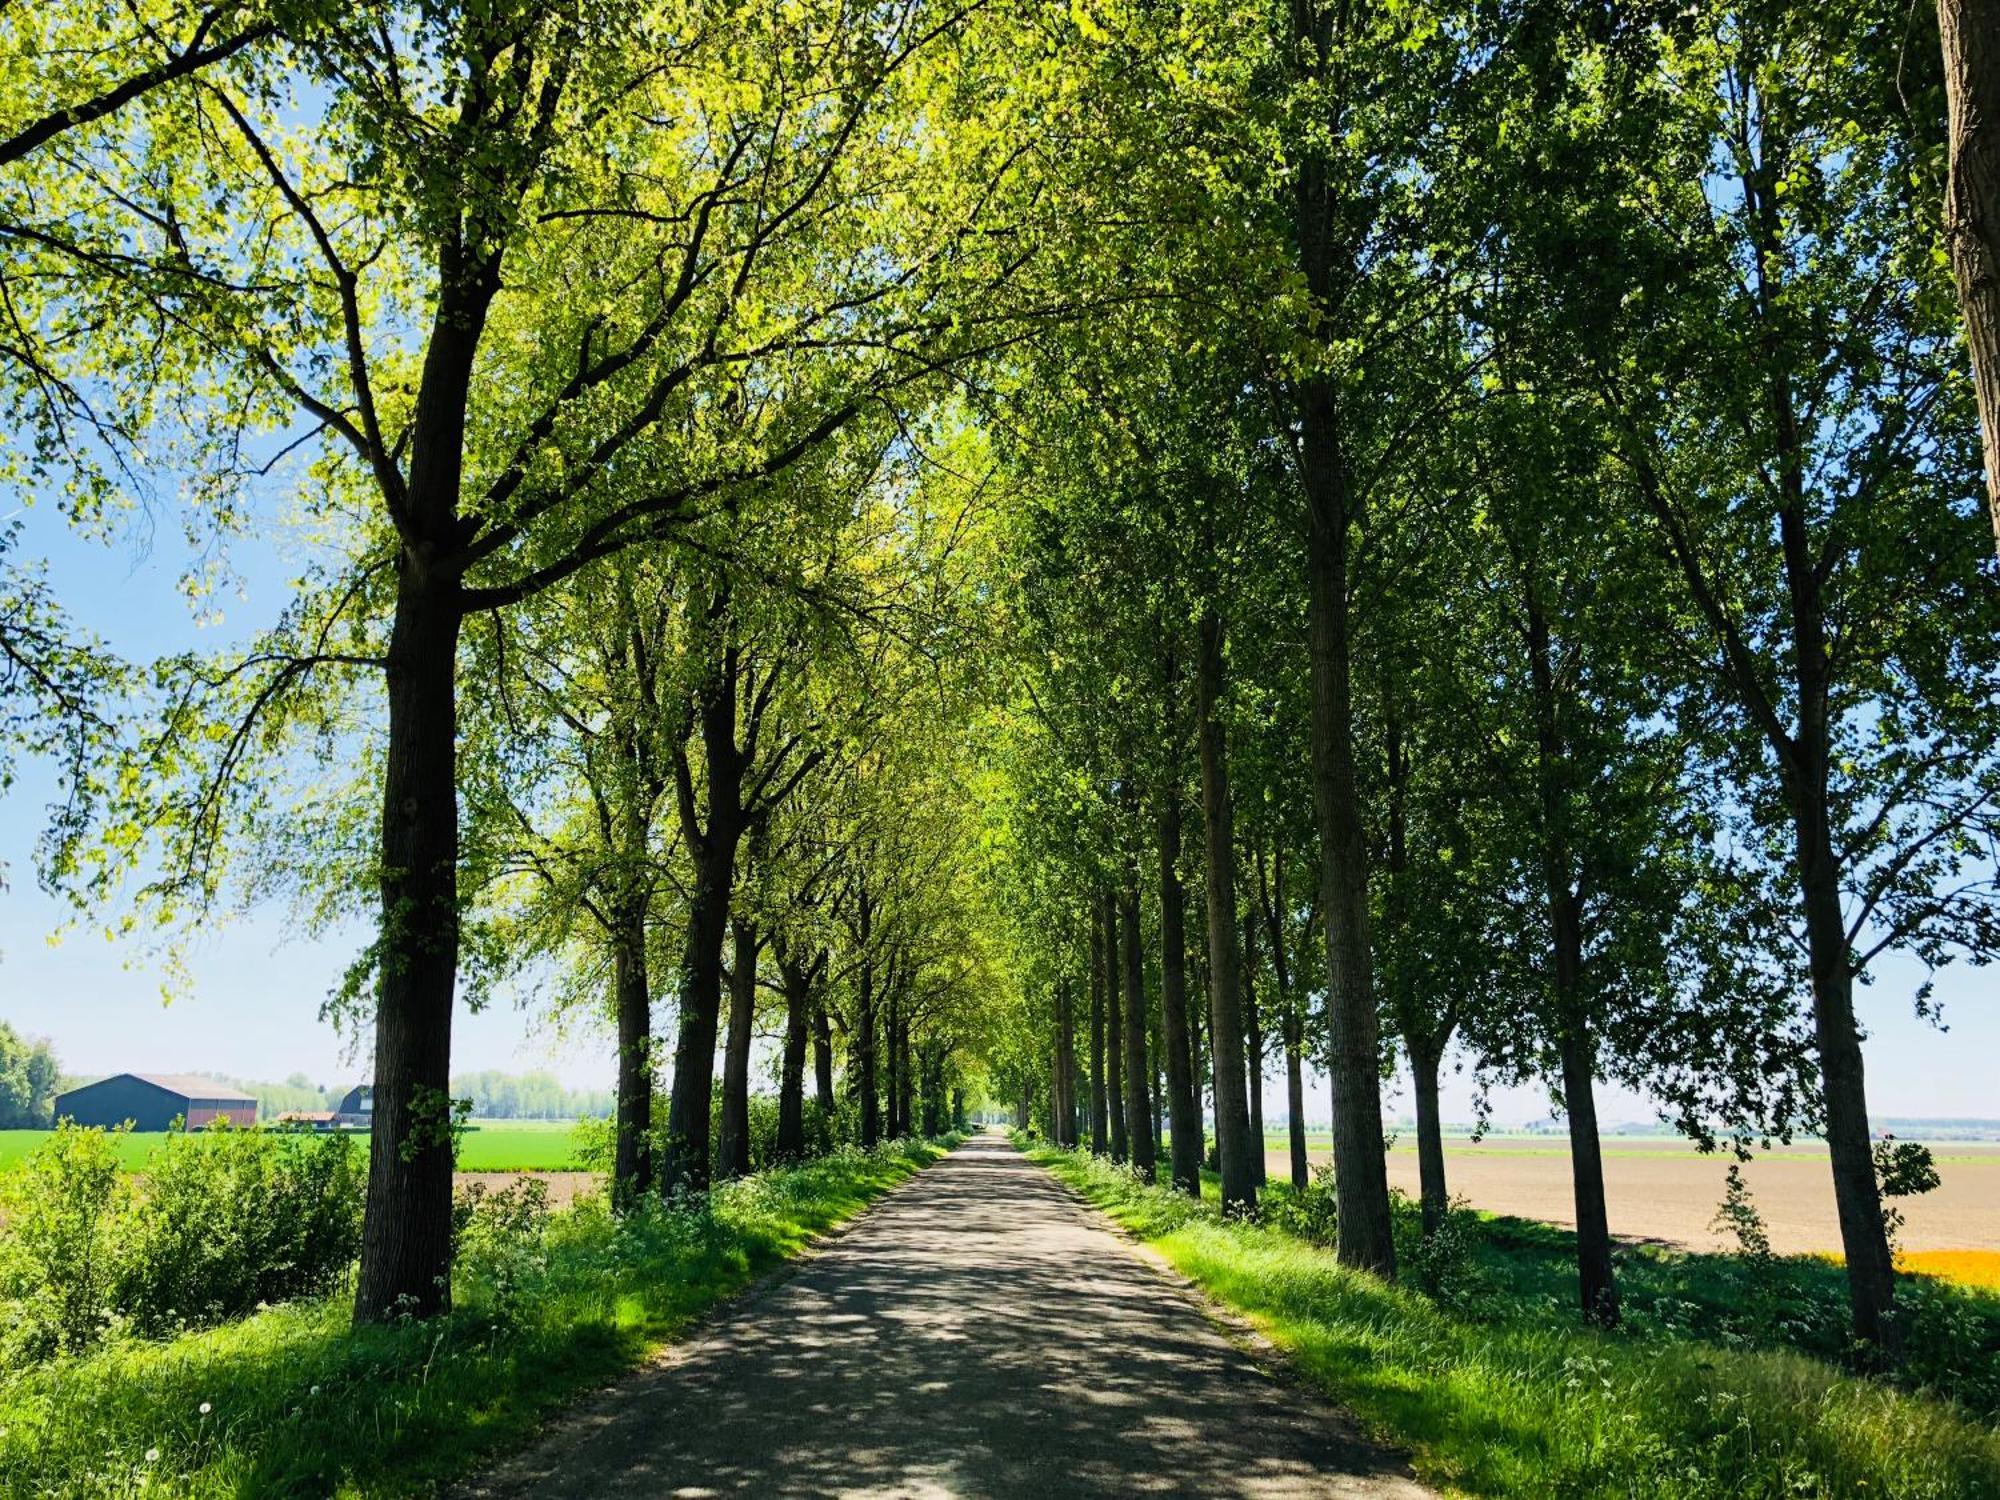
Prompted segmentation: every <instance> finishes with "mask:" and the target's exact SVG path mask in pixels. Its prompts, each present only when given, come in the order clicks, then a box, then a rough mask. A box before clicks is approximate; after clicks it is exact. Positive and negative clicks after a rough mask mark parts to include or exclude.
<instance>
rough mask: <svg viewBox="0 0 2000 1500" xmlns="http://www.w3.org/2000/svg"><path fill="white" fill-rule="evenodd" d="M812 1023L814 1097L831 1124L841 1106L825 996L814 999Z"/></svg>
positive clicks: (831, 1030) (823, 1115)
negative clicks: (835, 1093)
mask: <svg viewBox="0 0 2000 1500" xmlns="http://www.w3.org/2000/svg"><path fill="white" fill-rule="evenodd" d="M815 988H817V987H815ZM812 1024H813V1097H814V1099H815V1100H816V1101H817V1102H818V1104H819V1111H820V1115H821V1117H822V1118H823V1119H825V1120H826V1121H827V1123H828V1124H829V1125H831V1124H832V1122H833V1117H834V1114H835V1112H836V1111H837V1110H838V1109H839V1107H840V1106H839V1104H838V1103H837V1102H836V1100H835V1099H834V1097H833V1027H832V1026H831V1025H830V1024H829V1023H828V1021H827V1019H826V999H825V997H824V996H816V997H815V999H814V1002H813V1008H812Z"/></svg>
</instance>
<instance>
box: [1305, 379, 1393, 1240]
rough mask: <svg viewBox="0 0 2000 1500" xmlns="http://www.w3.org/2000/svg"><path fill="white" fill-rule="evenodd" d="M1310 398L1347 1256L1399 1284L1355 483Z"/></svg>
mask: <svg viewBox="0 0 2000 1500" xmlns="http://www.w3.org/2000/svg"><path fill="white" fill-rule="evenodd" d="M1302 395H1303V398H1304V399H1303V401H1302V416H1303V418H1304V423H1303V425H1304V432H1303V435H1302V436H1303V456H1302V471H1303V473H1304V475H1305V476H1306V485H1305V488H1306V498H1307V543H1306V574H1307V615H1308V620H1309V624H1310V655H1311V660H1312V687H1313V714H1312V749H1313V757H1312V758H1313V803H1314V807H1315V809H1316V812H1317V814H1318V820H1319V842H1320V874H1319V878H1320V905H1321V909H1322V911H1323V912H1324V914H1325V915H1324V920H1325V923H1326V970H1327V1012H1328V1021H1329V1029H1330V1031H1331V1035H1332V1048H1331V1059H1330V1078H1329V1082H1330V1083H1331V1086H1332V1092H1333V1171H1334V1189H1335V1196H1336V1199H1337V1209H1336V1211H1337V1214H1338V1217H1339V1229H1338V1234H1337V1252H1336V1253H1337V1254H1338V1256H1339V1258H1340V1262H1341V1264H1342V1265H1348V1266H1359V1267H1361V1268H1363V1269H1365V1270H1370V1271H1378V1272H1380V1273H1382V1274H1383V1275H1389V1276H1393V1275H1394V1274H1395V1270H1396V1249H1395V1242H1394V1239H1393V1238H1392V1232H1391V1225H1390V1218H1389V1174H1388V1167H1387V1163H1386V1161H1385V1158H1384V1147H1383V1140H1382V1093H1381V1082H1380V1077H1379V1074H1378V1065H1379V1064H1378V1040H1377V1039H1378V1035H1379V1029H1380V1022H1379V1018H1378V1017H1377V1016H1376V1014H1375V981H1374V972H1373V961H1372V959H1371V956H1370V954H1369V948H1368V943H1369V937H1368V859H1367V846H1366V843H1365V839H1364V830H1363V822H1362V815H1361V799H1360V793H1359V791H1358V789H1357V786H1356V781H1355V771H1354V709H1353V684H1352V672H1353V664H1352V660H1351V652H1352V645H1351V641H1350V635H1351V629H1352V622H1351V621H1350V619H1349V616H1348V610H1349V603H1348V596H1347V546H1348V538H1347V531H1348V526H1349V524H1350V516H1349V510H1348V495H1347V480H1346V475H1345V473H1344V467H1345V465H1344V460H1343V459H1342V457H1341V456H1340V447H1339V431H1338V420H1337V417H1336V414H1335V407H1334V398H1333V394H1332V391H1331V389H1330V388H1329V382H1328V381H1327V380H1326V378H1325V377H1313V378H1311V379H1308V380H1306V381H1305V382H1304V383H1303V391H1302Z"/></svg>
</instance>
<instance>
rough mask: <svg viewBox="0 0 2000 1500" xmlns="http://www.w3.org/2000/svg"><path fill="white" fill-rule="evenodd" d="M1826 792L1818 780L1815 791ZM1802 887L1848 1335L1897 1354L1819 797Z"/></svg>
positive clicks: (1805, 843)
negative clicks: (1850, 1323)
mask: <svg viewBox="0 0 2000 1500" xmlns="http://www.w3.org/2000/svg"><path fill="white" fill-rule="evenodd" d="M1818 784H1819V785H1820V786H1824V781H1820V782H1819V783H1818ZM1799 801H1800V804H1801V805H1800V808H1799V811H1798V813H1797V815H1796V818H1795V823H1796V828H1797V844H1798V861H1799V887H1800V891H1801V894H1802V895H1803V896H1804V898H1805V917H1806V950H1807V961H1808V963H1809V965H1810V968H1811V974H1812V995H1813V1032H1814V1037H1815V1040H1816V1041H1817V1043H1818V1050H1819V1077H1820V1093H1821V1098H1822V1101H1823V1102H1824V1105H1825V1111H1826V1147H1827V1156H1828V1157H1829V1159H1830V1161H1831V1164H1832V1167H1833V1202H1834V1208H1835V1211H1836V1212H1837V1213H1838V1215H1839V1218H1840V1243H1841V1249H1842V1250H1843V1251H1844V1252H1845V1253H1846V1257H1847V1295H1848V1301H1849V1303H1850V1305H1851V1306H1852V1307H1853V1310H1854V1336H1855V1337H1856V1338H1857V1339H1861V1340H1863V1341H1865V1342H1867V1343H1870V1344H1873V1345H1875V1346H1876V1347H1877V1348H1879V1349H1881V1350H1882V1351H1883V1352H1885V1353H1886V1354H1889V1355H1890V1356H1894V1355H1895V1354H1896V1353H1897V1352H1898V1351H1899V1349H1900V1344H1901V1341H1900V1338H1899V1330H1898V1329H1897V1327H1896V1320H1895V1299H1896V1270H1895V1261H1894V1259H1893V1257H1892V1256H1891V1254H1890V1251H1889V1232H1888V1229H1887V1227H1886V1226H1885V1225H1884V1224H1883V1222H1882V1195H1881V1190H1880V1186H1879V1184H1878V1183H1877V1182H1876V1180H1875V1158H1874V1155H1873V1152H1872V1149H1871V1147H1870V1143H1869V1136H1868V1088H1867V1082H1866V1077H1865V1074H1864V1070H1863V1067H1862V1060H1861V1038H1860V1034H1859V1032H1858V1031H1857V1030H1856V1029H1855V1025H1854V988H1853V978H1852V975H1851V972H1850V970H1849V968H1848V943H1847V927H1846V922H1845V920H1844V919H1843V916H1842V913H1841V909H1840V884H1839V880H1838V877H1837V876H1836V874H1835V868H1836V867H1835V865H1834V856H1833V845H1832V840H1831V836H1830V834H1829V832H1828V823H1827V814H1826V803H1825V800H1824V795H1823V793H1822V794H1819V795H1810V794H1808V795H1806V796H1803V797H1801V798H1800V799H1799Z"/></svg>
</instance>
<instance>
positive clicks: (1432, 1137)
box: [1409, 1045, 1451, 1234]
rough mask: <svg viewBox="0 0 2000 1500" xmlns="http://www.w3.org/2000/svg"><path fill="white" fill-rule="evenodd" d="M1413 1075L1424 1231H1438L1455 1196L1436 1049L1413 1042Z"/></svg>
mask: <svg viewBox="0 0 2000 1500" xmlns="http://www.w3.org/2000/svg"><path fill="white" fill-rule="evenodd" d="M1409 1054H1410V1077H1411V1079H1412V1082H1413V1088H1414V1090H1415V1093H1416V1096H1417V1185H1418V1190H1419V1192H1420V1193H1421V1195H1422V1198H1423V1208H1424V1233H1425V1234H1434V1233H1436V1232H1437V1228H1438V1226H1439V1225H1440V1224H1442V1223H1443V1222H1444V1216H1445V1211H1446V1209H1447V1208H1448V1207H1449V1206H1450V1203H1451V1197H1450V1194H1449V1192H1448V1191H1447V1190H1446V1187H1445V1176H1444V1126H1443V1124H1442V1123H1441V1121H1440V1119H1439V1113H1438V1066H1439V1062H1440V1059H1439V1056H1438V1054H1437V1053H1436V1052H1433V1051H1431V1050H1429V1049H1428V1048H1426V1047H1423V1046H1422V1045H1412V1046H1411V1047H1410V1048H1409Z"/></svg>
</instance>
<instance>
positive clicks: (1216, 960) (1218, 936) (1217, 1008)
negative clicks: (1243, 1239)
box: [1195, 610, 1262, 1214]
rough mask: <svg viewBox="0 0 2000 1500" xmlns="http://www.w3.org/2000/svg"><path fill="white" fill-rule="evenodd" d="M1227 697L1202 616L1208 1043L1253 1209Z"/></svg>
mask: <svg viewBox="0 0 2000 1500" xmlns="http://www.w3.org/2000/svg"><path fill="white" fill-rule="evenodd" d="M1221 696H1222V621H1221V619H1220V618H1219V617H1218V616H1217V615H1216V614H1215V612H1214V611H1212V610H1210V611H1208V612H1206V613H1204V614H1203V616H1202V621H1201V653H1200V659H1199V665H1198V668H1197V670H1196V673H1195V738H1196V741H1197V742H1198V744H1199V746H1200V750H1201V820H1202V826H1203V829H1204V831H1205V833H1206V835H1207V855H1208V861H1207V885H1208V995H1209V1016H1208V1045H1209V1050H1210V1052H1211V1054H1212V1055H1213V1057H1214V1059H1215V1062H1214V1073H1215V1143H1216V1151H1217V1154H1218V1157H1219V1159H1220V1161H1221V1165H1222V1208H1223V1212H1224V1213H1229V1212H1237V1213H1248V1214H1255V1213H1256V1211H1257V1178H1256V1167H1255V1162H1254V1160H1253V1158H1254V1156H1256V1155H1259V1154H1261V1153H1262V1143H1261V1142H1259V1143H1258V1144H1257V1148H1256V1150H1255V1151H1253V1150H1252V1144H1251V1140H1250V1107H1249V1101H1248V1099H1247V1098H1246V1097H1245V1092H1246V1091H1245V1089H1244V1078H1243V1055H1244V1053H1243V992H1242V988H1241V984H1242V972H1243V964H1242V957H1243V956H1242V954H1241V952H1240V951H1239V950H1238V948H1237V927H1236V823H1235V810H1234V808H1233V807H1232V806H1231V804H1230V797H1229V762H1228V749H1227V746H1226V745H1225V743H1224V740H1223V733H1222V721H1221V720H1220V719H1219V718H1218V717H1217V716H1216V708H1217V704H1218V701H1219V700H1220V698H1221Z"/></svg>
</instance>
